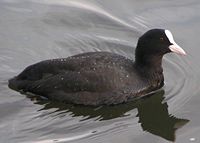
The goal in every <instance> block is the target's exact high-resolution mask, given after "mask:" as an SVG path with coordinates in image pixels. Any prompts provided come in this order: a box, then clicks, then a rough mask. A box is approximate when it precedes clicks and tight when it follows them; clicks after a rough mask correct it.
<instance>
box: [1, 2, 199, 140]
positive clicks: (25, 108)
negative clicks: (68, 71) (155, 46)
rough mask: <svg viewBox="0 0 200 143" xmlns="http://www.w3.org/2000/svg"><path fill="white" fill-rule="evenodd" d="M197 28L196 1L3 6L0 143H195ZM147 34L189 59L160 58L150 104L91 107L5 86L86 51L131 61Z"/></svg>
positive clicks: (197, 95) (197, 105) (176, 57)
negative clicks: (159, 35) (166, 35)
mask: <svg viewBox="0 0 200 143" xmlns="http://www.w3.org/2000/svg"><path fill="white" fill-rule="evenodd" d="M199 25H200V2H199V0H190V1H188V0H174V1H164V0H163V1H161V0H142V1H136V0H123V1H116V0H109V1H107V0H95V1H94V0H91V1H90V0H79V1H78V0H51V1H50V0H49V1H48V0H0V117H1V118H0V142H6V143H53V142H70V143H71V142H72V143H94V142H95V143H112V142H115V143H121V142H123V143H133V142H134V143H146V142H148V143H168V142H171V141H174V140H175V142H176V143H190V142H191V143H193V142H194V143H199V142H200V110H199V108H200V104H199V102H200V88H199V85H200V68H199V65H200V64H199V61H200V56H199V53H200V49H199V45H200V40H199V33H200V28H199ZM151 28H166V29H169V30H171V31H172V33H173V35H174V37H175V40H176V42H177V43H178V44H179V45H180V46H181V47H182V48H183V49H184V50H185V51H186V52H187V53H188V55H187V56H185V57H182V56H178V55H175V54H169V55H166V56H165V58H164V60H163V67H164V75H165V86H164V87H163V88H162V89H161V90H160V91H158V92H157V93H155V94H153V95H151V96H149V97H146V98H144V99H141V100H138V101H134V102H130V103H127V104H121V105H118V106H110V107H108V106H103V107H96V108H94V107H93V108H92V107H83V106H74V105H66V104H61V103H56V102H50V101H47V100H45V99H38V97H29V96H25V95H21V94H20V93H18V92H15V91H13V90H10V89H9V88H8V87H7V84H8V83H7V80H8V79H9V78H11V77H13V76H15V75H17V74H18V73H19V72H20V71H22V70H23V69H24V68H25V67H26V66H27V65H30V64H33V63H35V62H38V61H41V60H45V59H51V58H61V57H67V56H70V55H73V54H78V53H82V52H88V51H110V52H115V53H118V54H121V55H124V56H127V57H129V58H134V49H135V45H136V42H137V39H138V37H139V36H140V35H141V34H142V33H144V32H145V31H147V30H148V29H151Z"/></svg>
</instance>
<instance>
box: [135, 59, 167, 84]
mask: <svg viewBox="0 0 200 143" xmlns="http://www.w3.org/2000/svg"><path fill="white" fill-rule="evenodd" d="M162 58H163V56H159V55H157V56H155V55H154V56H151V55H147V56H143V57H142V56H139V57H136V59H135V66H137V69H138V72H139V73H141V75H142V76H144V78H145V79H148V80H149V81H152V82H154V83H156V84H157V85H156V86H157V87H161V86H163V84H164V75H163V68H162Z"/></svg>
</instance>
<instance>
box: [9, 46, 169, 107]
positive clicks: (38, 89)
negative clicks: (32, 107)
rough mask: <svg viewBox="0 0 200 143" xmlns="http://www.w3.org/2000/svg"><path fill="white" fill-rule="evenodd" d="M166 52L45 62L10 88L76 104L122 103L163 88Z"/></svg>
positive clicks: (103, 54) (93, 55)
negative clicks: (134, 56) (133, 56)
mask: <svg viewBox="0 0 200 143" xmlns="http://www.w3.org/2000/svg"><path fill="white" fill-rule="evenodd" d="M139 44H140V43H138V46H141V47H145V46H143V44H142V45H139ZM144 45H145V44H144ZM161 47H162V46H161ZM137 48H138V47H137ZM140 50H143V49H142V48H140ZM167 52H169V50H166V51H164V52H163V53H161V54H156V56H154V54H152V53H151V52H149V55H148V54H147V55H145V54H146V53H145V54H144V55H142V53H140V51H139V52H138V51H137V49H136V60H135V61H133V60H130V59H128V58H126V57H124V56H121V55H118V54H115V53H109V52H89V53H83V54H78V55H75V56H71V57H68V58H65V59H53V60H46V61H42V62H39V63H36V64H34V65H31V66H29V67H27V68H26V69H25V70H24V71H23V72H22V73H20V74H19V75H18V76H16V77H14V78H13V79H11V80H10V81H9V87H10V88H12V89H15V90H22V91H24V92H31V93H34V94H37V95H42V96H45V97H47V98H49V99H52V100H57V101H64V102H68V103H75V104H84V105H101V104H118V103H123V102H126V101H129V100H132V99H134V98H136V97H139V96H142V95H145V94H148V93H149V92H151V91H154V90H157V89H159V88H161V87H162V86H163V83H164V76H163V70H162V65H161V64H162V57H163V55H164V54H165V53H167ZM138 53H139V54H138ZM141 56H143V57H142V59H141Z"/></svg>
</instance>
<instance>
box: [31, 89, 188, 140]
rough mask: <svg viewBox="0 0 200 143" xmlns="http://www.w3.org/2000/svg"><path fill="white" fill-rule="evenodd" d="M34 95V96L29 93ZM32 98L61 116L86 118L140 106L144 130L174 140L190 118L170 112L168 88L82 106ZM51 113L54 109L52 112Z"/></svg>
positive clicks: (122, 112)
mask: <svg viewBox="0 0 200 143" xmlns="http://www.w3.org/2000/svg"><path fill="white" fill-rule="evenodd" d="M29 97H30V96H29ZM30 99H32V100H35V99H36V100H35V103H36V104H40V105H44V107H43V108H42V109H40V110H48V109H51V108H54V109H55V108H56V109H57V110H56V111H53V113H55V112H57V113H58V114H57V115H58V117H59V116H60V115H61V114H66V113H69V112H71V113H72V114H71V115H72V116H73V117H74V116H83V117H85V118H84V119H83V120H87V119H90V118H94V117H95V118H97V120H99V121H102V120H110V119H114V118H118V117H124V116H128V115H127V114H126V113H127V112H128V111H130V110H133V109H137V110H138V114H137V117H138V118H139V121H138V122H139V123H140V124H141V127H142V129H143V130H144V131H147V132H149V133H152V134H154V135H158V136H160V137H162V138H165V139H167V140H170V141H174V140H175V131H176V130H177V129H178V128H180V127H182V126H183V125H185V124H186V123H187V122H188V121H189V120H186V119H179V118H176V117H174V116H173V115H170V114H169V112H168V105H167V102H164V103H163V99H164V91H163V90H161V91H158V92H156V93H153V94H152V95H149V96H146V97H144V98H142V99H140V100H137V101H132V102H128V103H126V104H120V105H115V106H100V107H91V106H81V105H72V104H64V103H59V102H50V101H48V100H42V99H41V98H40V97H37V96H36V97H35V96H31V97H30ZM49 114H51V113H49Z"/></svg>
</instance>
